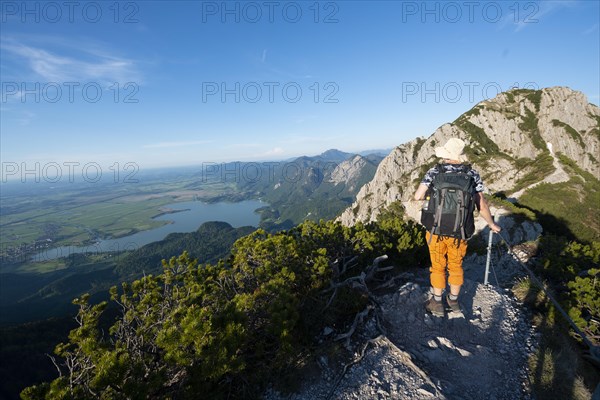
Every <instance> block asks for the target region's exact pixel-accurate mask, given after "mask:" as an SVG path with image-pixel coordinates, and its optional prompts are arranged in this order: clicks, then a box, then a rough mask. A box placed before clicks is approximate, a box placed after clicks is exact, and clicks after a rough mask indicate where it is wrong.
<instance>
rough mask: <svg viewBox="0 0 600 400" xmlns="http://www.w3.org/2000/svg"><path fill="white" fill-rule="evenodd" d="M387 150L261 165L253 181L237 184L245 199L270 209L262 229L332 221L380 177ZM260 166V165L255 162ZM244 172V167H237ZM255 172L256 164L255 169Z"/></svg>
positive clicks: (331, 153) (246, 178)
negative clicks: (308, 222) (371, 182)
mask: <svg viewBox="0 0 600 400" xmlns="http://www.w3.org/2000/svg"><path fill="white" fill-rule="evenodd" d="M381 152H382V151H375V153H370V152H368V153H365V154H364V155H360V154H353V153H346V152H343V151H340V150H336V149H331V150H327V151H326V152H324V153H322V154H319V155H316V156H303V157H298V158H295V159H292V160H288V161H286V162H281V163H269V164H267V165H262V166H261V171H260V172H257V171H253V172H254V174H253V175H252V177H255V176H260V179H252V177H250V176H243V175H244V174H241V175H242V177H243V178H244V179H240V180H238V181H237V187H238V190H239V192H240V193H243V194H244V196H245V197H249V198H260V199H261V200H264V201H265V202H267V203H268V204H269V205H268V206H265V207H264V208H262V209H261V210H260V212H261V216H262V219H261V227H263V228H265V229H268V230H279V229H288V228H291V227H293V226H295V225H297V224H299V223H301V222H302V221H304V220H312V221H318V220H320V219H332V218H335V217H336V216H337V215H339V214H340V213H341V212H342V211H343V210H344V209H345V208H346V207H348V206H349V205H350V204H352V201H353V200H354V198H355V197H356V194H357V193H358V190H359V189H360V188H361V187H362V186H363V185H364V184H365V183H367V182H369V181H370V180H371V179H372V178H373V176H374V175H375V171H376V169H377V166H378V165H379V163H380V162H381V160H382V159H383V156H382V155H381ZM255 164H256V163H255ZM238 168H239V170H242V171H243V170H244V165H241V166H238ZM254 168H256V165H255V166H254Z"/></svg>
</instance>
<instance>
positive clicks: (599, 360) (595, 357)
mask: <svg viewBox="0 0 600 400" xmlns="http://www.w3.org/2000/svg"><path fill="white" fill-rule="evenodd" d="M498 235H499V236H500V238H501V239H502V241H503V242H504V244H506V248H507V249H508V253H509V254H511V255H512V256H513V257H515V259H516V260H517V262H518V263H519V264H521V266H522V267H523V268H524V269H525V271H527V273H528V274H529V278H530V279H531V280H532V281H533V283H535V284H536V286H538V287H539V288H540V289H542V291H543V292H544V293H545V294H546V296H547V297H548V298H549V299H550V301H551V302H552V304H554V307H555V308H556V309H557V310H558V311H559V312H560V313H561V314H562V316H563V317H564V318H565V319H566V320H567V322H569V324H570V325H571V327H572V328H573V330H574V331H575V332H576V333H577V334H578V335H579V336H580V337H581V339H582V340H583V342H584V343H585V344H586V345H587V347H588V348H589V349H590V358H591V359H592V361H593V362H594V363H596V364H597V365H600V347H598V346H594V344H593V343H592V341H591V340H590V339H588V337H587V336H586V334H585V333H583V331H582V330H581V329H579V327H578V326H577V325H576V324H575V322H574V321H573V320H572V319H571V317H569V314H567V312H566V311H565V310H564V309H563V308H562V306H561V305H560V304H559V303H558V300H556V299H555V298H554V296H552V294H551V293H550V292H549V291H548V289H547V288H546V286H544V284H543V283H542V281H540V280H539V279H538V278H537V277H536V276H535V274H534V273H533V271H532V270H531V269H529V267H527V265H525V263H523V261H521V259H520V258H519V256H517V255H516V254H515V253H514V252H513V251H512V249H511V248H510V245H509V244H508V242H507V241H506V239H505V238H504V236H502V234H501V233H500V232H498Z"/></svg>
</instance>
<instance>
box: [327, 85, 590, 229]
mask: <svg viewBox="0 0 600 400" xmlns="http://www.w3.org/2000/svg"><path fill="white" fill-rule="evenodd" d="M451 137H459V138H461V139H463V140H464V141H465V142H466V143H467V145H468V149H467V152H468V156H469V158H470V161H471V162H472V163H473V165H474V168H475V169H477V170H478V171H479V172H480V174H481V175H482V178H483V179H484V183H485V184H486V188H487V189H488V192H489V193H499V194H501V195H502V194H503V195H506V196H508V197H511V196H514V197H519V196H521V194H522V193H524V192H526V190H523V189H527V188H530V187H531V185H532V184H534V183H537V182H539V181H542V180H544V179H545V178H547V177H548V176H552V175H553V174H555V172H556V171H557V170H558V171H559V172H560V169H559V168H557V166H556V160H555V157H554V156H555V155H559V153H560V154H561V155H562V156H563V159H564V160H565V161H566V162H568V160H572V161H574V163H575V164H576V165H577V166H578V167H579V168H580V169H581V170H582V171H584V172H587V173H588V180H590V179H591V180H594V179H595V180H596V181H597V179H598V177H599V175H600V162H599V161H598V154H600V109H599V108H598V106H596V105H594V104H590V103H588V101H587V99H586V97H585V95H583V94H582V93H580V92H576V91H573V90H571V89H569V88H565V87H552V88H546V89H542V90H537V91H534V90H524V89H515V90H512V91H509V92H506V93H501V94H499V95H498V96H497V97H495V98H494V99H491V100H487V101H483V102H481V103H479V104H477V105H476V106H475V107H473V108H472V109H471V110H469V111H468V112H466V113H464V114H463V115H461V116H460V117H459V118H457V119H456V120H455V121H454V122H452V123H448V124H444V125H442V126H441V127H440V128H438V129H437V130H436V131H435V132H434V133H433V134H432V135H431V136H430V137H428V138H427V139H423V138H417V139H415V140H413V141H410V142H408V143H405V144H403V145H400V146H398V147H396V148H395V149H394V150H393V151H392V152H391V153H390V155H389V156H387V157H386V158H385V159H384V160H383V161H382V162H381V163H380V164H379V167H378V169H377V172H376V174H375V176H374V178H373V180H372V181H371V182H369V183H368V184H366V185H365V186H363V187H362V188H361V190H360V191H359V193H358V195H357V198H356V201H355V202H354V203H353V204H352V206H351V207H349V208H348V209H346V210H345V211H344V212H343V213H342V215H341V216H340V218H339V219H340V220H341V222H342V223H343V224H345V225H353V224H355V223H356V222H359V221H360V222H368V221H374V220H376V219H377V216H378V215H379V214H380V213H381V212H382V211H383V210H385V209H387V208H389V206H390V205H392V204H393V203H395V202H401V203H402V204H403V205H404V206H405V208H406V211H407V214H408V215H409V216H412V217H413V218H417V217H418V213H419V209H418V204H415V203H414V202H410V200H411V197H412V195H413V193H414V190H415V189H416V186H417V185H418V182H419V180H420V179H421V178H422V176H423V174H424V173H425V171H426V170H427V169H428V168H430V167H431V166H433V165H435V163H436V162H437V159H436V157H435V153H434V149H435V147H436V146H439V145H441V144H443V143H445V142H446V141H447V140H448V139H449V138H451ZM548 144H549V145H548ZM565 157H566V158H565ZM563 164H564V163H563ZM576 175H579V176H581V174H570V175H569V176H568V178H569V179H571V178H573V177H575V176H576ZM565 179H567V177H566V176H564V175H562V176H561V177H560V179H557V180H555V181H554V182H553V183H557V182H561V181H564V180H565ZM583 179H584V180H585V178H583ZM522 190H523V191H522ZM515 194H516V195H517V196H515ZM595 225H596V226H595V227H594V228H593V229H594V230H595V231H596V232H598V231H600V228H598V227H597V222H595Z"/></svg>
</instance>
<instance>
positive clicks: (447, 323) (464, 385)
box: [264, 254, 537, 400]
mask: <svg viewBox="0 0 600 400" xmlns="http://www.w3.org/2000/svg"><path fill="white" fill-rule="evenodd" d="M511 257H512V256H510V255H508V254H503V255H501V256H498V257H496V260H495V263H494V271H495V275H493V274H492V272H490V282H493V284H494V285H497V284H498V283H499V284H500V285H505V284H507V283H508V282H509V281H511V280H512V279H514V277H515V276H522V275H523V272H522V271H520V269H519V267H518V266H517V264H516V263H515V262H514V260H511ZM463 266H464V270H465V283H464V286H463V290H462V292H461V296H460V302H461V306H462V309H463V313H464V318H463V317H454V316H453V315H448V314H446V317H445V318H436V317H432V316H431V315H429V314H427V313H426V312H425V307H424V304H425V301H426V299H427V298H428V295H429V271H428V269H427V268H425V269H414V270H412V271H410V272H406V273H404V274H402V279H403V281H404V283H401V284H399V285H398V286H397V289H396V290H394V291H393V292H392V293H386V294H383V295H380V296H377V298H376V303H377V305H378V311H379V315H380V322H381V325H382V328H383V331H382V329H380V328H378V323H377V318H376V317H375V313H374V312H371V313H369V318H368V319H367V320H366V322H365V323H364V325H363V326H362V328H361V329H360V330H358V329H357V331H356V332H355V333H354V335H353V336H352V337H351V340H350V341H348V342H347V343H346V346H347V348H348V349H354V351H355V357H354V362H350V363H348V362H347V360H346V361H345V362H343V361H341V360H334V359H329V358H328V357H327V356H325V355H321V356H320V357H319V358H318V364H319V367H320V368H319V369H320V372H319V373H317V374H316V376H315V375H314V374H313V376H312V377H308V378H307V379H303V381H302V384H301V388H300V390H298V391H297V392H296V393H293V394H286V395H284V394H281V393H278V392H276V391H275V390H273V389H270V390H269V391H268V392H267V393H266V394H265V397H264V398H265V399H267V400H282V399H288V400H317V399H463V400H471V399H472V400H475V399H482V398H485V399H490V400H503V399H506V400H508V399H510V400H512V399H529V398H531V395H530V393H529V387H530V384H529V382H528V381H527V379H528V378H527V376H528V374H527V359H528V357H529V355H530V354H531V353H532V352H534V351H535V349H536V346H537V344H536V343H537V336H536V335H535V332H534V330H533V328H532V327H531V325H530V323H529V322H528V319H527V316H526V315H525V311H524V310H523V309H522V307H521V306H520V304H518V302H517V301H516V300H515V299H514V298H513V297H512V296H511V295H510V294H509V292H508V291H506V290H505V289H502V288H501V287H497V286H491V285H489V286H485V285H483V283H482V282H483V275H484V266H485V256H477V255H472V256H469V257H467V258H465V261H464V264H463ZM326 331H327V332H325V333H327V335H331V332H329V331H328V330H327V329H326ZM325 333H324V334H325ZM326 337H327V336H326ZM329 337H331V336H329Z"/></svg>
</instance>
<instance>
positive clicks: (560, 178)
mask: <svg viewBox="0 0 600 400" xmlns="http://www.w3.org/2000/svg"><path fill="white" fill-rule="evenodd" d="M546 145H547V146H548V150H549V151H550V154H551V155H552V158H553V159H554V161H553V162H552V165H554V168H555V170H554V172H552V173H551V174H550V175H548V176H547V177H545V178H544V179H543V180H541V181H539V182H536V183H534V184H532V185H529V186H527V187H526V188H523V189H521V190H519V191H517V192H515V193H513V194H512V195H511V197H512V198H515V199H518V198H519V197H521V196H522V195H523V193H525V191H526V190H529V189H531V188H534V187H536V186H537V185H539V184H541V183H560V182H566V181H568V180H569V179H570V177H569V174H567V172H566V171H565V170H564V169H563V167H562V164H561V163H560V161H558V159H557V158H556V156H555V155H554V152H553V151H552V144H551V143H547V144H546Z"/></svg>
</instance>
